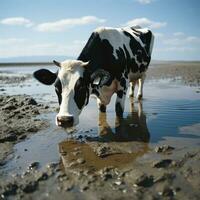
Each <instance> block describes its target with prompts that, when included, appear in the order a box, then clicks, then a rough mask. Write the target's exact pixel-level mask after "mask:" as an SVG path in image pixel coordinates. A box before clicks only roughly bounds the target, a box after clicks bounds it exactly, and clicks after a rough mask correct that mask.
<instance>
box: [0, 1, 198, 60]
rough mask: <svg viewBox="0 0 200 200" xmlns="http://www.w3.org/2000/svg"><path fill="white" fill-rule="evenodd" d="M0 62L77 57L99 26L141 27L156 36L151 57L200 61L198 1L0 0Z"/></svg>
mask: <svg viewBox="0 0 200 200" xmlns="http://www.w3.org/2000/svg"><path fill="white" fill-rule="evenodd" d="M0 7H1V12H0V60H1V59H3V58H9V57H19V56H43V55H46V56H47V55H64V56H66V57H67V56H70V57H75V58H76V57H78V55H79V53H80V51H81V49H82V48H83V46H84V44H85V43H86V42H87V39H88V38H89V36H90V34H91V32H92V31H93V30H94V29H95V28H97V27H99V26H111V27H123V26H131V25H134V24H139V25H141V26H143V27H149V28H150V29H151V30H152V31H153V33H154V34H155V38H156V39H155V45H154V49H153V55H152V58H153V59H156V60H200V53H199V52H200V14H199V8H200V1H199V0H101V1H94V0H84V1H83V0H73V1H67V0H55V1H53V0H0Z"/></svg>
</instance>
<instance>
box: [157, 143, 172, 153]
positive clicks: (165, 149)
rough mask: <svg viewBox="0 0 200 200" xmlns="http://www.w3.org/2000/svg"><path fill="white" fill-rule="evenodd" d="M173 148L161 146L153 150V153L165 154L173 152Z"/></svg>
mask: <svg viewBox="0 0 200 200" xmlns="http://www.w3.org/2000/svg"><path fill="white" fill-rule="evenodd" d="M174 149H175V148H174V147H172V146H169V145H163V146H157V147H156V148H155V152H156V153H165V152H168V151H172V150H174Z"/></svg>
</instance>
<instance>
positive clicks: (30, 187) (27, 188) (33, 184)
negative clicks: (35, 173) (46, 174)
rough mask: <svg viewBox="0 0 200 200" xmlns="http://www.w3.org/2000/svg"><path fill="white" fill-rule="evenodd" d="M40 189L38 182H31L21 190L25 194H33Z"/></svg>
mask: <svg viewBox="0 0 200 200" xmlns="http://www.w3.org/2000/svg"><path fill="white" fill-rule="evenodd" d="M37 187H38V182H36V181H30V182H28V183H25V184H24V185H22V186H21V189H22V191H23V192H25V193H31V192H34V191H35V190H36V189H37Z"/></svg>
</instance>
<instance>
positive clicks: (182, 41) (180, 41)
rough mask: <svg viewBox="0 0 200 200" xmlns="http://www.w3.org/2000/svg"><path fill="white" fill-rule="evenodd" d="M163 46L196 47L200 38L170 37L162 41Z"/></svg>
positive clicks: (199, 42)
mask: <svg viewBox="0 0 200 200" xmlns="http://www.w3.org/2000/svg"><path fill="white" fill-rule="evenodd" d="M163 43H164V44H165V45H172V46H174V45H176V46H184V45H193V44H194V45H196V44H200V37H196V36H185V37H171V38H169V39H166V40H164V41H163Z"/></svg>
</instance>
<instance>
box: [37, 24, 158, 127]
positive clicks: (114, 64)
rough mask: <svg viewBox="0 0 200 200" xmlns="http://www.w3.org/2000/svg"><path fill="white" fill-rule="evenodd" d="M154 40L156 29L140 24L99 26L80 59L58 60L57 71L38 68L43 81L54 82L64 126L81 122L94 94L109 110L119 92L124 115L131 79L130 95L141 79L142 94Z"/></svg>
mask: <svg viewBox="0 0 200 200" xmlns="http://www.w3.org/2000/svg"><path fill="white" fill-rule="evenodd" d="M153 41H154V36H153V34H152V32H151V31H150V30H148V29H142V28H140V27H131V28H128V27H127V28H98V29H96V30H95V31H94V32H93V33H92V35H91V36H90V38H89V40H88V42H87V44H86V45H85V47H84V48H83V50H82V52H81V54H80V55H79V57H78V59H77V60H70V61H69V60H67V61H64V62H61V63H59V62H57V61H54V63H55V64H56V65H57V66H58V67H59V70H58V72H57V73H53V72H51V71H49V70H47V69H40V70H38V71H36V72H35V73H34V77H35V78H36V79H37V80H39V81H40V82H41V83H43V84H46V85H51V84H53V83H54V86H55V90H56V93H57V95H58V101H59V104H60V111H59V113H58V114H57V116H56V124H57V125H58V126H62V127H70V126H74V125H77V124H78V122H79V115H80V113H81V111H82V109H83V107H84V106H86V105H87V104H88V101H89V96H90V95H91V94H94V95H96V97H97V102H98V106H99V109H100V111H101V112H105V111H106V105H108V104H109V102H110V100H111V97H112V95H113V94H114V93H116V94H117V99H116V105H115V109H116V114H117V115H118V116H122V115H123V111H124V103H125V96H126V92H127V88H128V85H129V82H130V84H131V88H130V96H133V90H134V84H135V83H136V82H138V94H137V97H138V99H141V98H142V95H143V94H142V88H143V82H144V78H145V72H146V70H147V68H148V65H149V63H150V59H151V52H152V47H153Z"/></svg>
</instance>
